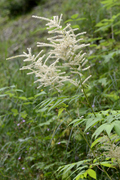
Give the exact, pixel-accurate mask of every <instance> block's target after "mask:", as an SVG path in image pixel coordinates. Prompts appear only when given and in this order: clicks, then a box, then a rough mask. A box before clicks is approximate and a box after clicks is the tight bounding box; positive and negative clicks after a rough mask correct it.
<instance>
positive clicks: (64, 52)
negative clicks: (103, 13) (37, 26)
mask: <svg viewBox="0 0 120 180" xmlns="http://www.w3.org/2000/svg"><path fill="white" fill-rule="evenodd" d="M33 17H34V18H38V19H42V20H45V21H47V24H46V26H47V29H48V33H49V34H54V35H53V37H50V38H47V40H48V41H49V43H41V42H38V43H37V46H38V47H50V50H49V52H48V53H46V54H43V50H41V51H40V53H39V54H38V55H37V56H35V55H32V53H31V48H28V54H27V53H25V52H23V54H22V55H18V56H14V57H11V58H8V59H12V58H16V57H25V59H24V61H31V63H30V64H29V65H27V66H24V67H22V68H21V70H24V69H29V70H30V71H31V72H30V73H28V74H32V73H34V74H35V76H36V77H37V81H35V82H40V86H39V87H41V86H44V87H46V86H51V87H54V88H56V89H57V90H58V91H59V88H60V87H61V86H62V85H63V84H64V82H66V81H69V82H70V83H72V84H74V85H75V86H79V85H81V83H82V84H83V83H85V82H86V81H87V80H88V79H89V78H90V77H91V75H90V76H89V77H87V78H86V79H82V75H83V71H85V70H87V69H89V68H90V66H88V67H85V65H86V63H87V61H88V60H87V59H86V58H85V54H86V53H83V51H82V49H83V48H84V47H86V46H88V45H89V44H80V41H81V40H82V38H79V36H80V35H83V34H85V32H83V33H78V34H75V33H74V32H75V31H76V30H78V29H77V28H76V29H72V28H71V24H67V25H66V27H65V28H63V27H62V25H61V21H62V15H61V16H60V18H59V17H58V16H54V17H53V19H48V18H45V17H38V16H33ZM67 72H70V73H69V74H70V75H66V74H67ZM76 75H77V76H76ZM78 76H79V78H76V77H78ZM81 80H82V81H81ZM39 87H38V88H39Z"/></svg>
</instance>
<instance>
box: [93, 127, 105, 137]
mask: <svg viewBox="0 0 120 180" xmlns="http://www.w3.org/2000/svg"><path fill="white" fill-rule="evenodd" d="M106 125H107V123H104V124H102V125H101V126H100V127H99V128H97V129H96V131H95V132H94V133H93V135H92V137H94V136H95V138H97V137H98V136H99V135H100V133H101V132H102V131H104V129H105V126H106Z"/></svg>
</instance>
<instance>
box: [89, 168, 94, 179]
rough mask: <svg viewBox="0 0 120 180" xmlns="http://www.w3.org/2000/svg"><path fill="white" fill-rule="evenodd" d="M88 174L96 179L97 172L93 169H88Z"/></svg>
mask: <svg viewBox="0 0 120 180" xmlns="http://www.w3.org/2000/svg"><path fill="white" fill-rule="evenodd" d="M87 173H88V174H89V176H90V177H92V178H93V179H96V172H95V171H94V170H93V169H88V170H87Z"/></svg>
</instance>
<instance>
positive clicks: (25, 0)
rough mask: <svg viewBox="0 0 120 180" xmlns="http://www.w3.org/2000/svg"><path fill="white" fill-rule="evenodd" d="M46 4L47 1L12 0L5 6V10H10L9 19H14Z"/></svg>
mask: <svg viewBox="0 0 120 180" xmlns="http://www.w3.org/2000/svg"><path fill="white" fill-rule="evenodd" d="M44 2H45V0H19V1H18V0H11V1H9V2H7V3H6V4H5V6H4V9H6V10H8V16H9V18H14V17H16V16H19V15H24V14H26V13H28V12H30V11H31V10H32V8H33V7H35V6H38V5H39V4H43V3H44Z"/></svg>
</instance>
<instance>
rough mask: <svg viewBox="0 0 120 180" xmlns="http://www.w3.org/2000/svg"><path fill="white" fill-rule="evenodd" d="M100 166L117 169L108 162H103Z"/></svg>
mask: <svg viewBox="0 0 120 180" xmlns="http://www.w3.org/2000/svg"><path fill="white" fill-rule="evenodd" d="M100 164H101V165H103V166H105V167H110V168H115V167H114V166H113V165H112V164H110V163H108V162H101V163H100Z"/></svg>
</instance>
